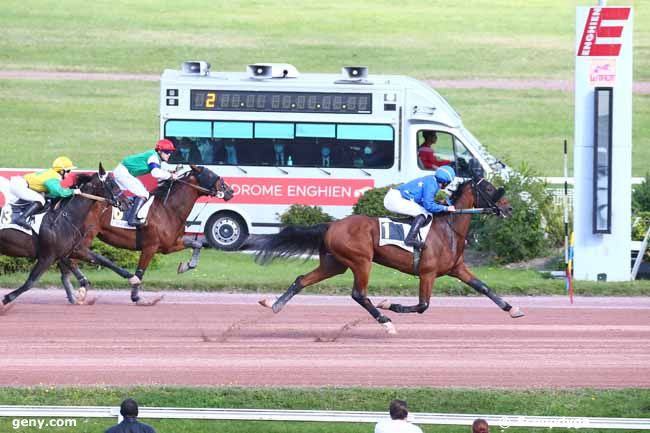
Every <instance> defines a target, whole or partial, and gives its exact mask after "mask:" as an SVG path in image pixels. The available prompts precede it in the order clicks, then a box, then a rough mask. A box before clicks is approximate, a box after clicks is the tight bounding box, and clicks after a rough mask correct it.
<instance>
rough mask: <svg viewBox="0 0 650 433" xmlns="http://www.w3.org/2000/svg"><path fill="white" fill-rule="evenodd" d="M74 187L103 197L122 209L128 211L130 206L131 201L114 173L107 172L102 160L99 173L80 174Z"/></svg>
mask: <svg viewBox="0 0 650 433" xmlns="http://www.w3.org/2000/svg"><path fill="white" fill-rule="evenodd" d="M73 188H79V189H80V190H81V191H82V192H85V193H88V194H92V195H96V196H99V197H103V198H105V199H106V201H107V202H108V203H110V204H111V205H112V206H116V207H118V208H119V209H120V210H121V211H126V210H127V209H128V207H129V201H128V199H127V198H126V196H124V194H123V193H122V189H121V188H120V186H119V185H118V184H117V182H116V181H115V177H113V173H107V172H106V170H104V167H103V166H102V163H101V162H100V163H99V170H98V171H97V173H95V174H93V175H86V174H78V175H77V176H76V178H75V184H74V185H73Z"/></svg>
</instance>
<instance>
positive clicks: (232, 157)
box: [225, 138, 237, 165]
mask: <svg viewBox="0 0 650 433" xmlns="http://www.w3.org/2000/svg"><path fill="white" fill-rule="evenodd" d="M225 148H226V164H229V165H237V148H236V147H235V140H234V139H233V138H231V139H230V140H228V142H227V143H226V146H225Z"/></svg>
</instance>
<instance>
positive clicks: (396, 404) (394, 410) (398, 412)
mask: <svg viewBox="0 0 650 433" xmlns="http://www.w3.org/2000/svg"><path fill="white" fill-rule="evenodd" d="M388 410H389V412H390V418H391V419H406V417H407V416H408V414H409V411H408V409H407V408H406V402H405V401H404V400H397V399H395V400H393V401H391V402H390V406H389V407H388Z"/></svg>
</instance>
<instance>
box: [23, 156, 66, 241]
mask: <svg viewBox="0 0 650 433" xmlns="http://www.w3.org/2000/svg"><path fill="white" fill-rule="evenodd" d="M75 168H77V167H75V166H74V164H72V161H70V158H68V157H67V156H59V157H58V158H56V159H55V160H54V162H52V168H50V169H48V170H43V171H37V172H33V173H28V174H26V175H24V176H14V177H12V178H11V187H10V191H11V193H12V194H13V195H15V196H16V197H18V198H20V199H22V200H25V201H31V202H32V203H31V204H30V205H29V207H28V208H27V209H25V211H24V212H23V214H22V215H20V216H19V217H18V218H17V219H16V224H19V225H21V226H23V227H25V228H26V229H29V228H30V226H29V223H28V222H27V219H28V218H29V217H31V216H32V215H34V214H36V213H37V212H39V211H40V210H42V209H43V205H44V204H45V198H44V194H47V196H48V197H52V198H65V197H70V196H72V195H74V194H78V193H79V190H78V189H70V188H64V187H62V186H61V181H62V180H63V179H65V176H66V175H67V174H68V173H70V171H71V170H73V169H75Z"/></svg>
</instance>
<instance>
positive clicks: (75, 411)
mask: <svg viewBox="0 0 650 433" xmlns="http://www.w3.org/2000/svg"><path fill="white" fill-rule="evenodd" d="M139 412H140V413H139V418H144V419H201V420H243V421H314V422H354V423H376V422H377V421H379V420H381V419H384V418H387V414H386V412H343V411H317V410H269V409H197V408H168V407H141V408H140V411H139ZM0 417H12V418H116V421H119V420H120V415H119V408H117V407H111V406H0ZM476 418H483V419H485V420H486V421H487V422H488V423H489V424H490V425H494V426H501V427H502V428H506V427H543V428H554V427H555V428H592V429H622V430H650V418H648V419H644V418H586V417H553V416H524V415H482V414H450V413H416V412H414V413H411V414H410V415H409V420H411V421H412V422H414V423H416V424H438V425H465V426H468V425H471V424H472V422H473V421H474V420H475V419H476Z"/></svg>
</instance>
